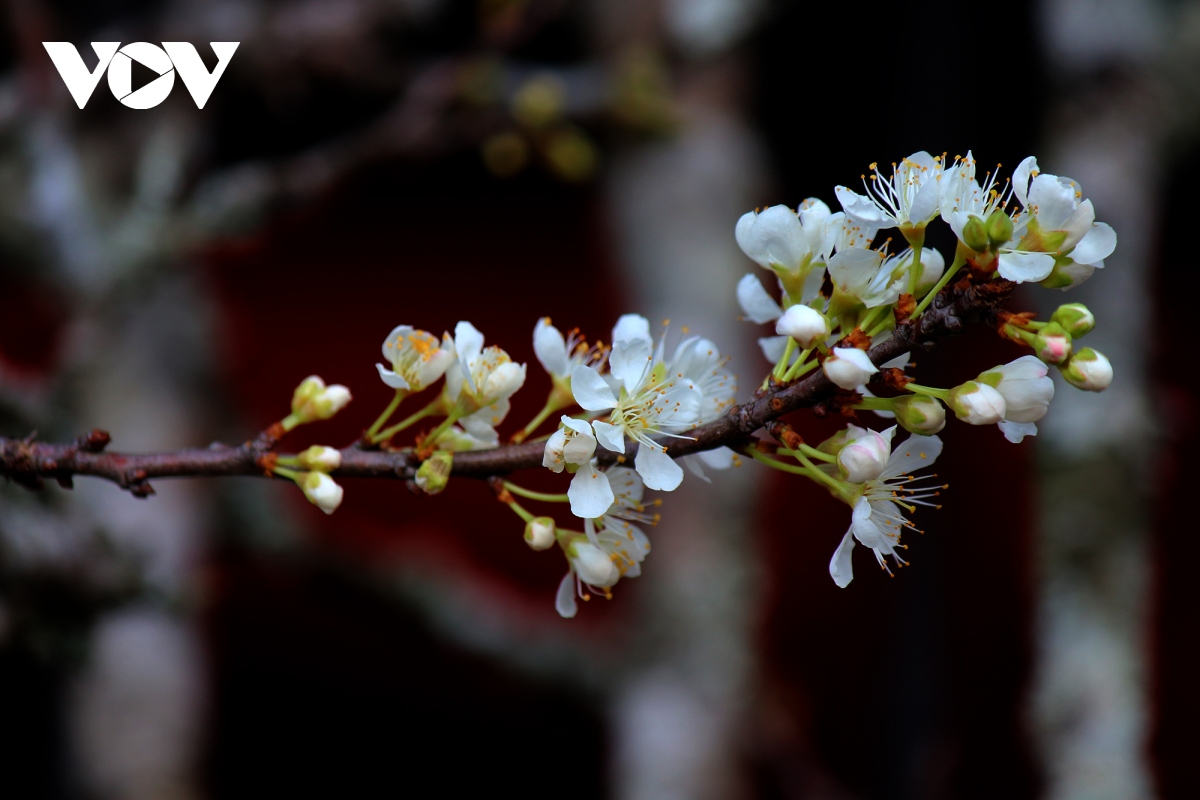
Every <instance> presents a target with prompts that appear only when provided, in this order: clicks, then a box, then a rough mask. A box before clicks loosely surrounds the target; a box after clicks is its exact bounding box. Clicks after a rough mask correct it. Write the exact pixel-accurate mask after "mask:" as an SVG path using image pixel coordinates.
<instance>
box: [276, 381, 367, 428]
mask: <svg viewBox="0 0 1200 800" xmlns="http://www.w3.org/2000/svg"><path fill="white" fill-rule="evenodd" d="M350 399H351V398H350V390H349V389H347V388H346V387H345V386H342V385H341V384H340V383H335V384H334V385H333V386H326V385H325V381H323V380H321V378H320V377H318V376H316V375H310V376H308V377H307V378H305V379H304V380H303V381H301V382H300V385H299V386H297V387H296V391H295V392H293V393H292V414H291V417H290V419H289V420H287V421H285V423H284V428H285V429H286V430H291V429H292V428H294V427H296V426H297V425H303V424H305V423H308V422H315V421H316V420H319V419H329V418H330V417H332V416H333V415H334V414H336V413H337V412H339V411H341V410H342V409H343V408H345V407H346V404H347V403H349V402H350Z"/></svg>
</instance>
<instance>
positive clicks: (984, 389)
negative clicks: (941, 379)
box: [946, 381, 1007, 425]
mask: <svg viewBox="0 0 1200 800" xmlns="http://www.w3.org/2000/svg"><path fill="white" fill-rule="evenodd" d="M946 405H948V406H949V407H950V410H951V411H953V412H954V415H955V416H957V417H958V418H959V419H960V420H962V421H963V422H966V423H968V424H969V425H995V424H996V423H998V422H1000V421H1001V420H1003V419H1004V414H1005V412H1006V410H1007V409H1006V408H1005V405H1004V395H1002V394H1000V393H999V392H998V391H996V390H995V389H993V388H992V387H991V386H988V385H987V384H986V383H979V382H978V381H967V382H966V383H964V384H962V385H961V386H955V387H954V388H953V389H951V390H950V396H949V397H948V398H947V399H946Z"/></svg>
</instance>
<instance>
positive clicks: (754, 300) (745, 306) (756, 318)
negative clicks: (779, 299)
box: [737, 275, 783, 325]
mask: <svg viewBox="0 0 1200 800" xmlns="http://www.w3.org/2000/svg"><path fill="white" fill-rule="evenodd" d="M737 299H738V304H739V305H740V306H741V307H742V311H743V312H744V313H745V315H746V318H747V319H749V320H751V321H753V322H757V323H758V324H760V325H761V324H762V323H764V322H770V321H771V320H775V319H779V316H780V315H781V314H783V309H782V308H780V307H779V303H776V302H775V299H774V298H773V297H771V295H769V294H767V290H766V289H764V288H763V285H762V284H761V283H760V282H759V280H758V278H757V277H755V276H754V275H745V276H743V277H742V279H741V280H740V281H738V285H737Z"/></svg>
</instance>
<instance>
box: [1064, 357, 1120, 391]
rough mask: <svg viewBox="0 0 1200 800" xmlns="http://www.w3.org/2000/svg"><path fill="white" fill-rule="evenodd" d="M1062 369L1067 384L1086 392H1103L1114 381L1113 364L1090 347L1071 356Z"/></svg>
mask: <svg viewBox="0 0 1200 800" xmlns="http://www.w3.org/2000/svg"><path fill="white" fill-rule="evenodd" d="M1060 369H1061V370H1062V375H1063V377H1064V378H1066V379H1067V383H1069V384H1071V385H1072V386H1074V387H1076V388H1077V389H1083V390H1084V391H1086V392H1103V391H1104V390H1105V389H1107V388H1108V385H1109V384H1110V383H1112V379H1113V368H1112V364H1111V363H1109V360H1108V359H1107V358H1105V357H1104V356H1103V355H1101V354H1100V353H1098V352H1096V351H1095V350H1093V349H1092V348H1090V347H1085V348H1083V349H1082V350H1080V351H1079V352H1078V353H1076V354H1075V355H1073V356H1071V358H1070V360H1069V361H1067V363H1066V364H1064V365H1063V366H1062V367H1060Z"/></svg>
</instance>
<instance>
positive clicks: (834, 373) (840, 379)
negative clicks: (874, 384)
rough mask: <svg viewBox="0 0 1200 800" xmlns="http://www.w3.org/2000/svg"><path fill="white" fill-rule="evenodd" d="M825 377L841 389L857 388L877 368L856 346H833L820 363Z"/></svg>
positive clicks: (876, 370) (867, 379) (868, 378)
mask: <svg viewBox="0 0 1200 800" xmlns="http://www.w3.org/2000/svg"><path fill="white" fill-rule="evenodd" d="M821 369H822V370H824V372H825V377H827V378H829V380H831V381H833V383H834V384H835V385H837V386H838V387H840V388H842V389H850V390H853V389H857V388H858V387H859V386H862V385H863V384H864V383H866V382H867V381H869V380H870V379H871V376H872V375H874V374H875V373H876V372H878V371H879V370H878V369H877V368H876V367H875V365H874V364H872V363H871V359H870V358H869V357H868V356H867V354H866V353H865V352H863V351H862V350H859V349H858V348H857V347H835V348H833V351H832V353H830V355H829V357H828V358H826V359H825V362H824V363H823V364H822V365H821Z"/></svg>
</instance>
